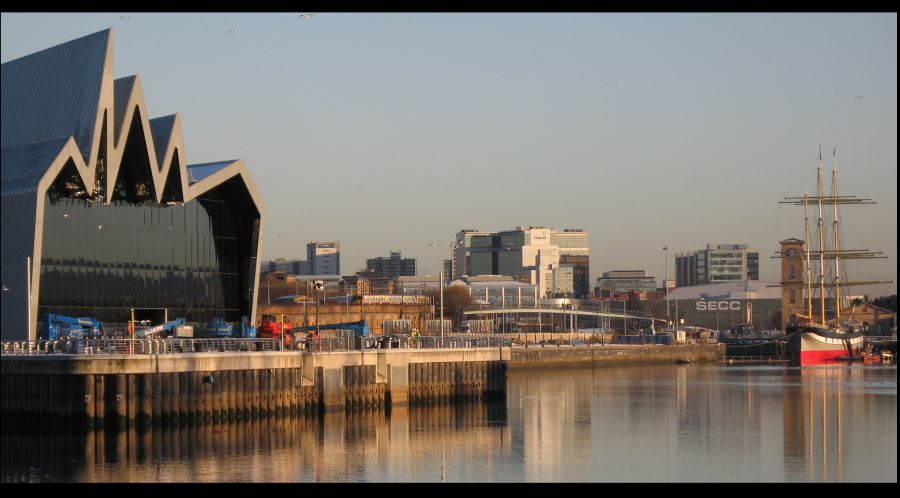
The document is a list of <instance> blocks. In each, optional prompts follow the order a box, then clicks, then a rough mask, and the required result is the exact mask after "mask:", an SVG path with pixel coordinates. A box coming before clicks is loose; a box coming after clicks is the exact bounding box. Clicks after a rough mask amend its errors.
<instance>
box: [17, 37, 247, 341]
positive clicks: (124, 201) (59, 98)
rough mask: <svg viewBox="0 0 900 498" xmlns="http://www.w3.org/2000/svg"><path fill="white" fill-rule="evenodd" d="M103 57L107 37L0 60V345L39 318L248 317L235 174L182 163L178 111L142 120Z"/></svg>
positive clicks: (132, 89)
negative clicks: (146, 313)
mask: <svg viewBox="0 0 900 498" xmlns="http://www.w3.org/2000/svg"><path fill="white" fill-rule="evenodd" d="M112 58H113V30H112V29H107V30H104V31H100V32H98V33H94V34H91V35H88V36H85V37H83V38H79V39H76V40H72V41H69V42H66V43H63V44H61V45H57V46H55V47H51V48H48V49H46V50H42V51H40V52H37V53H34V54H31V55H28V56H25V57H22V58H19V59H15V60H12V61H9V62H7V63H5V64H3V65H2V95H3V103H2V125H3V126H2V243H3V246H2V260H3V261H2V274H0V278H2V285H3V287H2V289H3V290H2V308H0V309H2V329H0V332H2V340H4V341H6V340H24V339H35V338H36V336H37V334H38V331H39V330H40V324H39V321H40V320H41V317H42V316H43V315H44V314H46V313H56V314H61V315H66V316H72V317H83V316H90V317H94V318H96V319H98V320H101V321H103V322H104V323H125V322H127V321H128V320H129V319H131V317H132V316H133V310H166V313H167V315H168V316H169V317H176V316H177V317H184V318H186V320H187V321H188V322H199V323H203V322H209V321H211V320H212V319H213V317H222V318H224V319H225V320H226V321H238V320H240V319H241V317H242V316H246V317H248V318H249V319H250V321H251V323H255V321H256V320H255V318H256V317H255V312H256V305H255V303H256V299H255V297H256V292H257V286H258V283H257V275H258V273H259V255H260V253H261V250H262V247H261V246H262V240H261V237H260V235H261V234H262V230H263V217H264V216H263V215H264V209H263V205H262V201H261V199H260V196H259V194H258V192H257V190H256V187H255V185H254V184H253V180H252V179H251V178H250V175H249V173H248V171H247V167H246V166H245V165H244V163H243V161H240V160H229V161H221V162H211V163H203V164H193V165H189V164H187V163H186V161H185V155H184V140H183V137H182V129H181V118H180V116H179V115H178V114H173V115H169V116H162V117H157V118H152V119H151V118H150V117H149V113H148V108H147V104H146V102H145V101H144V93H143V90H142V88H141V80H140V77H139V76H137V75H132V76H126V77H124V78H119V79H114V78H113V60H112ZM187 93H188V92H187V91H186V94H187Z"/></svg>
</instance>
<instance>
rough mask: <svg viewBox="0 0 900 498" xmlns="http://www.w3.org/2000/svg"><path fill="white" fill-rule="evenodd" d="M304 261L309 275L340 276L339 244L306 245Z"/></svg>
mask: <svg viewBox="0 0 900 498" xmlns="http://www.w3.org/2000/svg"><path fill="white" fill-rule="evenodd" d="M306 260H307V261H308V262H309V273H310V275H340V274H341V243H340V242H337V241H332V242H310V243H309V244H306Z"/></svg>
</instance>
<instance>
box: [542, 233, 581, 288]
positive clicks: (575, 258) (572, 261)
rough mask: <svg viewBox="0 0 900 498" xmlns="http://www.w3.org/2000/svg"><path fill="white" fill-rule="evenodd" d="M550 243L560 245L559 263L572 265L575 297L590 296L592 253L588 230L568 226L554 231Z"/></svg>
mask: <svg viewBox="0 0 900 498" xmlns="http://www.w3.org/2000/svg"><path fill="white" fill-rule="evenodd" d="M550 243H551V244H555V245H557V246H559V264H560V265H561V266H570V267H572V278H573V282H572V285H573V291H572V293H573V295H574V297H576V298H585V297H588V296H590V294H591V277H590V272H591V264H590V259H591V258H590V256H591V255H590V244H589V243H588V232H585V231H584V230H582V229H580V228H566V229H563V231H562V232H553V233H552V234H551V235H550Z"/></svg>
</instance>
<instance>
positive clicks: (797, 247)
mask: <svg viewBox="0 0 900 498" xmlns="http://www.w3.org/2000/svg"><path fill="white" fill-rule="evenodd" d="M780 244H781V329H782V330H784V329H785V327H787V325H788V323H789V322H790V321H791V317H792V316H793V315H797V314H800V315H803V314H805V309H804V306H805V305H804V302H805V301H804V300H803V289H804V284H805V280H804V276H805V274H806V268H805V266H804V263H803V241H802V240H798V239H786V240H782V241H781V242H780Z"/></svg>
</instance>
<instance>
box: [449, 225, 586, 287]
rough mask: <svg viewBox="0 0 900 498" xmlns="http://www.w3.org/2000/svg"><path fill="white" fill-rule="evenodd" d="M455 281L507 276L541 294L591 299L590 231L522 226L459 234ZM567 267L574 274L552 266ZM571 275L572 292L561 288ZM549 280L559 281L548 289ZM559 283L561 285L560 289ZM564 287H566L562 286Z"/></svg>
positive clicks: (454, 271) (469, 231)
mask: <svg viewBox="0 0 900 498" xmlns="http://www.w3.org/2000/svg"><path fill="white" fill-rule="evenodd" d="M453 248H454V250H453V262H452V263H451V266H452V267H453V273H454V278H460V277H462V276H464V275H469V276H474V275H507V276H510V277H513V278H514V279H516V280H519V281H526V282H531V283H534V284H537V285H538V286H539V290H540V295H541V296H544V295H546V293H547V292H548V291H551V289H552V292H553V293H554V294H560V293H566V294H570V295H571V294H574V295H575V296H576V297H583V296H586V295H588V293H589V290H588V278H589V277H588V272H589V263H588V259H589V252H590V250H589V248H588V233H587V232H585V231H583V230H580V229H566V230H563V231H558V230H555V229H553V228H544V227H537V226H521V227H516V229H515V230H505V231H500V232H482V231H479V230H474V229H467V230H461V231H460V232H458V233H457V234H456V240H455V241H454V243H453ZM559 267H569V268H571V269H572V271H571V273H566V272H560V271H556V273H557V274H558V275H557V276H555V277H550V280H548V275H550V274H551V273H553V272H554V270H553V269H554V268H559ZM569 274H571V275H572V277H571V278H572V282H573V283H572V289H571V290H563V289H564V288H567V287H565V286H564V285H563V284H562V282H565V281H567V278H568V277H562V275H569ZM548 282H555V283H554V284H553V285H550V284H549V283H548ZM556 284H559V285H556ZM561 286H562V287H561Z"/></svg>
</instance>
